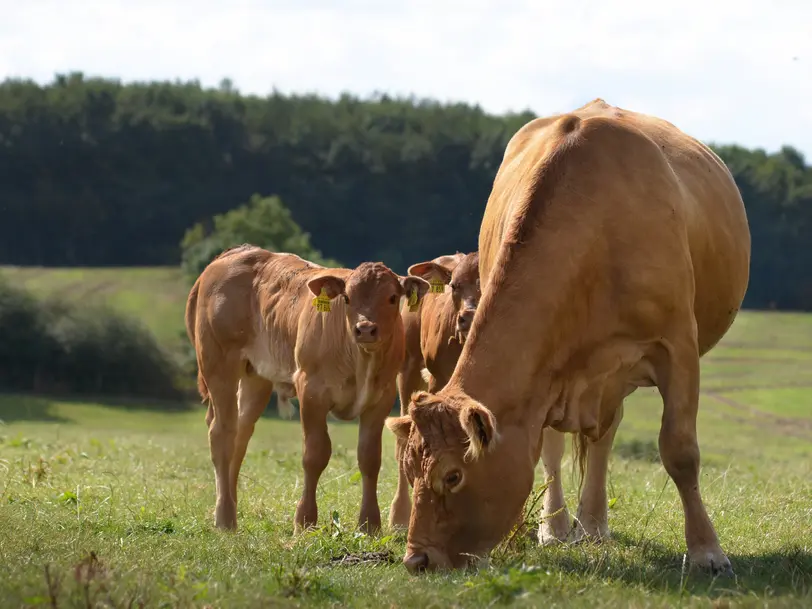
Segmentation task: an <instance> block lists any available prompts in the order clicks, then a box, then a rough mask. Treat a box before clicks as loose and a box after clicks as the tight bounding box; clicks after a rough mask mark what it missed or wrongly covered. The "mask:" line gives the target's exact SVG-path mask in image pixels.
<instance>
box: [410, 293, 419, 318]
mask: <svg viewBox="0 0 812 609" xmlns="http://www.w3.org/2000/svg"><path fill="white" fill-rule="evenodd" d="M417 305H418V302H417V288H414V289H412V293H411V295H410V296H409V311H410V312H411V313H414V312H415V311H417Z"/></svg>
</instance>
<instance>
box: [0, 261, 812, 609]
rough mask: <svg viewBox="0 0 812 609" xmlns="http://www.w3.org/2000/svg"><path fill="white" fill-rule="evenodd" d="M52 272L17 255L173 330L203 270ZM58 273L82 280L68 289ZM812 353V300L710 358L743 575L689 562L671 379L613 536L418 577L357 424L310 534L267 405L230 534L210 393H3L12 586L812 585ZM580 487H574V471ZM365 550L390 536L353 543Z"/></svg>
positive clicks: (165, 598)
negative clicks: (194, 400)
mask: <svg viewBox="0 0 812 609" xmlns="http://www.w3.org/2000/svg"><path fill="white" fill-rule="evenodd" d="M26 273H28V275H27V276H26ZM52 273H53V274H52V275H50V276H49V274H48V273H40V274H39V275H38V274H37V273H36V272H35V271H33V272H21V275H20V276H21V277H26V279H25V281H26V282H28V281H31V282H33V283H34V284H35V285H36V286H38V287H36V288H35V289H37V290H38V291H39V292H41V293H42V292H45V291H49V290H51V291H53V290H60V289H64V290H65V294H66V295H69V294H73V295H76V293H77V291H80V292H81V290H88V291H89V286H90V285H92V284H93V283H94V282H97V283H98V284H102V285H106V286H107V287H106V290H107V293H108V294H110V299H111V301H112V303H113V304H116V303H119V304H118V305H117V306H122V307H129V310H130V311H133V312H134V313H135V314H139V312H140V313H141V314H143V315H144V316H145V319H149V320H151V321H150V322H148V323H150V324H152V326H153V327H155V328H163V329H162V332H163V333H164V336H166V337H171V336H172V335H173V332H174V330H172V328H173V324H175V326H174V327H175V328H182V308H183V305H182V302H183V298H185V288H181V287H180V281H179V278H178V276H177V275H173V274H172V273H173V272H172V271H168V270H164V269H156V270H138V271H109V274H108V275H107V276H106V278H107V282H106V283H105V281H104V280H103V279H101V277H102V275H95V276H94V277H95V278H93V277H90V276H89V275H86V276H84V277H82V275H80V274H79V273H80V272H79V271H67V272H52ZM71 273H76V274H75V275H73V278H74V281H73V283H71V282H70V281H68V280H67V278H68V277H71ZM136 277H137V278H138V280H137V282H136V279H135V278H136ZM56 279H65V282H64V283H63V284H62V286H63V287H62V288H60V287H55V285H54V284H55V283H56ZM114 282H117V283H118V284H119V285H122V284H124V285H127V286H128V288H127V289H128V290H131V292H130V296H125V295H124V291H123V290H122V291H120V292H116V290H114V289H113V288H112V287H111V286H112V285H113V284H114ZM136 285H138V286H139V287H130V286H136ZM71 286H72V287H71ZM159 287H162V288H163V290H161V289H158V288H159ZM104 293H105V289H101V288H100V289H99V290H98V291H97V292H96V294H97V295H100V294H101V295H103V294H104ZM142 295H145V296H146V298H142V297H141V296H142ZM157 303H160V305H158V304H157ZM158 306H160V307H162V310H163V313H162V314H156V309H157V307H158ZM162 316H166V317H167V318H168V319H162ZM169 319H172V320H177V321H169ZM810 364H812V316H805V315H784V314H772V313H744V314H742V315H741V317H740V318H739V320H738V321H737V323H736V325H735V326H734V328H733V329H732V330H731V332H730V334H729V336H728V337H727V339H726V340H725V341H724V342H723V343H722V344H721V345H720V346H719V347H718V348H717V349H716V350H714V351H712V352H711V353H710V354H709V355H708V356H707V357H706V358H704V360H703V384H702V401H701V407H700V416H699V441H700V446H701V449H702V459H703V469H702V478H701V483H702V490H703V493H704V497H705V501H706V504H707V506H708V510H709V512H710V515H711V518H712V519H713V521H714V523H715V525H716V527H717V531H718V533H719V535H720V538H721V543H722V547H723V548H724V549H725V550H726V551H727V552H728V555H729V557H730V559H731V561H732V563H733V567H734V569H735V571H736V578H735V579H732V580H725V579H717V580H714V579H712V578H710V577H708V576H705V575H702V574H701V573H697V572H692V571H683V570H682V558H683V552H684V550H685V548H684V540H683V530H682V526H683V525H682V510H681V507H680V502H679V498H678V495H677V493H676V490H675V488H674V485H673V483H671V482H670V480H669V478H668V476H667V475H666V473H665V472H664V470H663V468H662V466H661V465H660V463H659V461H658V455H657V432H658V429H659V419H660V414H661V412H662V406H661V403H660V401H659V398H658V396H657V393H656V390H645V391H642V390H641V391H639V392H638V393H636V394H635V395H634V396H632V397H631V398H630V399H629V400H628V403H627V404H628V405H627V408H626V416H625V418H624V420H623V423H622V425H621V428H620V431H619V433H618V437H617V440H616V442H615V447H614V451H613V458H612V461H611V465H610V478H609V496H610V497H611V498H612V499H615V500H616V501H615V502H614V503H613V507H612V510H611V512H610V526H611V527H612V529H613V534H614V539H613V540H612V541H611V542H609V543H607V544H604V545H603V546H597V547H589V546H586V547H585V546H577V547H562V548H547V549H541V548H538V547H536V546H532V545H529V544H528V545H525V546H520V547H514V548H512V549H510V550H509V551H507V552H497V553H495V555H494V556H493V557H492V560H491V566H490V568H488V569H487V570H482V571H480V572H478V573H455V574H451V575H431V576H427V577H419V578H412V577H410V576H409V575H408V574H407V572H406V570H405V569H404V568H403V567H402V566H401V564H399V561H400V558H401V557H402V555H403V551H404V537H403V535H391V534H389V533H388V532H385V533H384V535H383V536H380V537H377V538H369V537H366V536H362V535H358V534H356V533H355V532H354V531H353V527H354V523H355V520H356V518H357V513H358V502H359V498H360V481H359V475H358V474H357V468H356V464H355V459H356V457H355V441H356V436H357V434H356V427H355V426H354V425H348V424H332V425H331V426H330V433H331V435H332V438H333V458H332V461H331V463H330V465H329V467H328V468H327V470H326V471H325V473H324V475H323V477H322V481H321V486H320V490H319V495H318V497H319V508H320V512H319V517H320V524H322V525H324V528H323V529H322V530H321V531H318V532H316V533H313V534H310V535H307V536H304V537H300V538H297V539H294V538H293V537H292V521H293V512H294V508H295V503H296V500H297V499H298V497H299V493H300V491H301V483H302V473H301V465H300V459H301V446H300V442H301V440H300V438H301V432H300V429H299V425H298V422H295V421H294V422H288V421H279V420H276V419H273V418H266V419H263V420H261V421H260V422H259V424H258V426H257V431H256V434H255V436H254V439H253V440H252V443H251V445H250V446H249V451H248V455H247V458H246V463H245V465H244V468H243V474H242V476H241V481H240V496H239V517H240V531H239V532H238V533H237V534H236V535H228V534H221V533H218V532H216V531H215V530H213V528H212V507H213V501H214V477H213V472H212V466H211V461H210V459H209V453H208V447H207V439H206V430H205V425H204V423H203V410H202V408H195V409H194V410H192V411H189V410H186V411H183V410H174V411H173V410H170V409H169V408H168V407H162V406H160V405H155V404H153V405H143V407H142V408H132V406H131V407H130V408H123V407H121V406H117V405H115V404H84V403H74V402H67V401H60V400H51V399H44V398H43V399H41V398H33V397H20V396H4V397H0V419H3V420H4V422H5V423H4V424H2V425H0V565H2V566H0V599H2V602H0V606H3V607H6V606H8V607H21V606H36V605H49V604H51V601H50V598H49V595H50V593H49V586H48V584H47V583H46V571H45V565H46V564H48V565H50V566H49V570H48V577H49V578H50V581H51V586H50V592H52V593H53V594H54V596H55V598H56V603H57V604H56V605H52V606H59V607H73V606H81V607H85V606H96V605H93V604H90V605H88V603H87V602H86V598H88V597H89V598H90V599H91V603H92V601H93V599H94V598H96V599H97V601H98V602H99V603H100V604H99V605H98V606H101V603H102V602H104V603H107V604H106V605H105V606H116V607H119V606H122V607H123V606H133V607H138V606H147V607H160V606H164V607H192V606H194V607H204V606H212V607H286V606H353V607H415V608H418V607H419V608H425V607H456V606H459V607H461V606H466V607H468V606H471V607H485V606H494V605H504V604H507V603H511V604H512V606H521V607H525V606H526V607H564V606H566V607H570V606H572V607H673V606H681V607H719V608H721V607H799V606H807V607H808V606H812V524H810V523H812V365H810ZM384 440H385V444H384V463H383V470H382V473H381V482H380V493H379V497H380V503H381V508H382V510H383V517H384V519H386V516H387V510H388V505H389V501H390V499H391V497H392V493H393V492H394V487H395V463H394V460H393V458H392V452H393V442H392V437H391V435H390V434H389V433H388V432H387V433H386V434H385V436H384ZM565 467H566V468H567V470H566V471H569V470H568V468H569V463H567V464H565ZM537 482H538V483H540V482H541V480H540V479H537ZM565 488H566V489H567V492H568V500H569V505H570V507H571V508H574V507H575V497H574V494H573V493H574V484H573V482H572V480H571V479H570V478H569V476H567V477H566V479H565ZM90 552H94V553H95V556H96V559H97V560H98V563H94V564H95V565H96V567H95V568H96V571H95V574H93V575H92V576H90V577H88V571H87V567H82V564H87V563H86V562H85V563H82V561H83V560H85V561H86V560H87V557H88V556H89V553H90ZM362 552H378V554H375V555H367V556H368V557H369V556H371V557H372V558H371V559H370V560H369V561H368V562H363V561H360V562H357V563H356V564H346V563H345V562H344V561H348V560H349V559H352V558H355V559H358V558H359V557H361V556H362V554H361V553H362ZM88 580H89V581H88ZM139 602H143V603H144V604H143V605H139ZM130 603H132V604H130Z"/></svg>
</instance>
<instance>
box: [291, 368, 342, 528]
mask: <svg viewBox="0 0 812 609" xmlns="http://www.w3.org/2000/svg"><path fill="white" fill-rule="evenodd" d="M302 377H304V375H302ZM296 390H297V393H298V395H299V408H300V417H301V420H302V435H303V438H304V440H303V450H302V467H303V468H304V488H303V489H302V497H301V499H299V503H298V505H297V506H296V518H295V521H294V532H297V533H298V532H301V531H302V530H303V529H306V528H309V527H314V526H316V523H317V522H318V519H319V511H318V506H317V505H316V489H317V488H318V485H319V478H320V477H321V474H322V472H323V471H324V470H325V469H326V467H327V464H328V463H329V462H330V455H331V454H332V450H333V447H332V444H331V442H330V434H329V433H327V410H325V409H324V408H322V407H320V406H321V405H320V403H319V400H318V399H317V397H316V396H313V395H310V394H308V392H307V383H306V381H305V380H304V379H302V380H301V382H297V386H296Z"/></svg>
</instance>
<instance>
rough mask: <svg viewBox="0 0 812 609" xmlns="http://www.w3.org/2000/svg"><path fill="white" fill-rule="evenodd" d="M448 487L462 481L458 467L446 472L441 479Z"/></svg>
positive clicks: (452, 486) (450, 487) (451, 487)
mask: <svg viewBox="0 0 812 609" xmlns="http://www.w3.org/2000/svg"><path fill="white" fill-rule="evenodd" d="M443 481H444V482H445V485H446V486H447V487H448V488H449V489H453V488H454V487H455V486H457V485H458V484H459V483H460V482H462V472H460V471H459V470H458V469H455V470H453V471H450V472H448V473H447V474H446V475H445V478H444V480H443Z"/></svg>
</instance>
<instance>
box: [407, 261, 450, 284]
mask: <svg viewBox="0 0 812 609" xmlns="http://www.w3.org/2000/svg"><path fill="white" fill-rule="evenodd" d="M454 267H456V264H455V265H453V266H452V265H450V264H449V265H445V264H439V263H438V262H437V260H428V261H426V262H418V263H417V264H413V265H412V266H410V267H409V270H407V271H406V273H407V274H408V275H410V276H411V277H420V278H422V279H426V280H427V281H431V280H432V279H439V280H440V281H442V282H443V283H444V284H446V285H448V282H449V281H451V273H452V272H453V271H454Z"/></svg>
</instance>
